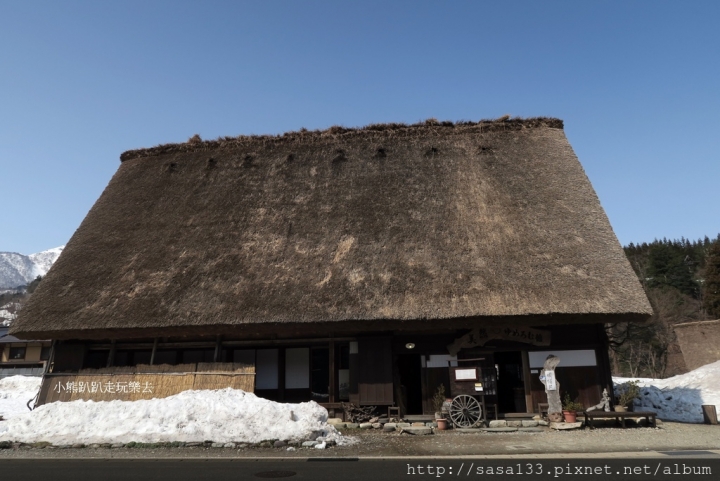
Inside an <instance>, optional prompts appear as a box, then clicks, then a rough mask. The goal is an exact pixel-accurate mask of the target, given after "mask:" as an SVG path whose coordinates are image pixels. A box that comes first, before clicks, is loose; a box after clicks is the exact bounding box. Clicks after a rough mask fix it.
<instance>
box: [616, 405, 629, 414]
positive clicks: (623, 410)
mask: <svg viewBox="0 0 720 481" xmlns="http://www.w3.org/2000/svg"><path fill="white" fill-rule="evenodd" d="M613 409H614V410H615V412H616V413H624V412H627V408H626V407H625V406H615V407H613Z"/></svg>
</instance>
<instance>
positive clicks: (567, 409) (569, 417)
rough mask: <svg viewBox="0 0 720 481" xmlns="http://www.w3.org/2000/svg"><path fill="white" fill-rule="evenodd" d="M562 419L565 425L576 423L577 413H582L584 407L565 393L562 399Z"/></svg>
mask: <svg viewBox="0 0 720 481" xmlns="http://www.w3.org/2000/svg"><path fill="white" fill-rule="evenodd" d="M562 405H563V417H564V418H565V422H566V423H574V422H577V412H578V411H582V410H583V409H584V406H583V405H582V404H580V403H579V402H575V401H573V400H572V399H571V398H570V393H565V398H564V399H563V403H562Z"/></svg>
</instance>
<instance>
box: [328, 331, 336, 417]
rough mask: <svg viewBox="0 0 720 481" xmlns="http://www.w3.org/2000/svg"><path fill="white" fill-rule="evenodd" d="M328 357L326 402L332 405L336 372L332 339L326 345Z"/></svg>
mask: <svg viewBox="0 0 720 481" xmlns="http://www.w3.org/2000/svg"><path fill="white" fill-rule="evenodd" d="M328 356H329V357H330V363H329V364H330V366H329V368H328V369H329V371H330V386H329V388H328V394H329V395H330V397H329V398H328V402H331V403H334V402H335V389H336V387H335V378H336V376H337V372H335V341H334V340H333V339H331V340H330V342H329V343H328Z"/></svg>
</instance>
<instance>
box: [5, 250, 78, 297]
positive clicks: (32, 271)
mask: <svg viewBox="0 0 720 481" xmlns="http://www.w3.org/2000/svg"><path fill="white" fill-rule="evenodd" d="M64 248H65V246H60V247H55V248H53V249H48V250H46V251H42V252H38V253H36V254H30V255H29V256H26V255H23V254H18V253H17V252H0V289H11V288H14V287H18V286H22V285H25V284H28V283H29V282H31V281H32V280H33V279H35V278H36V277H37V276H44V275H45V274H46V273H47V271H49V270H50V267H51V266H52V265H53V263H54V262H55V261H56V260H57V258H58V257H60V253H61V252H62V250H63V249H64Z"/></svg>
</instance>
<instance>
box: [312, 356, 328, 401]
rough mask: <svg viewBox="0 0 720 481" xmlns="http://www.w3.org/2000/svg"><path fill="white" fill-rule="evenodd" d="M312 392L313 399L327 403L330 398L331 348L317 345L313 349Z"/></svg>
mask: <svg viewBox="0 0 720 481" xmlns="http://www.w3.org/2000/svg"><path fill="white" fill-rule="evenodd" d="M311 353H312V358H311V359H310V393H311V396H312V400H313V401H316V402H319V403H326V402H328V401H329V398H330V349H328V348H327V347H316V348H313V349H312V350H311Z"/></svg>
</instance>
